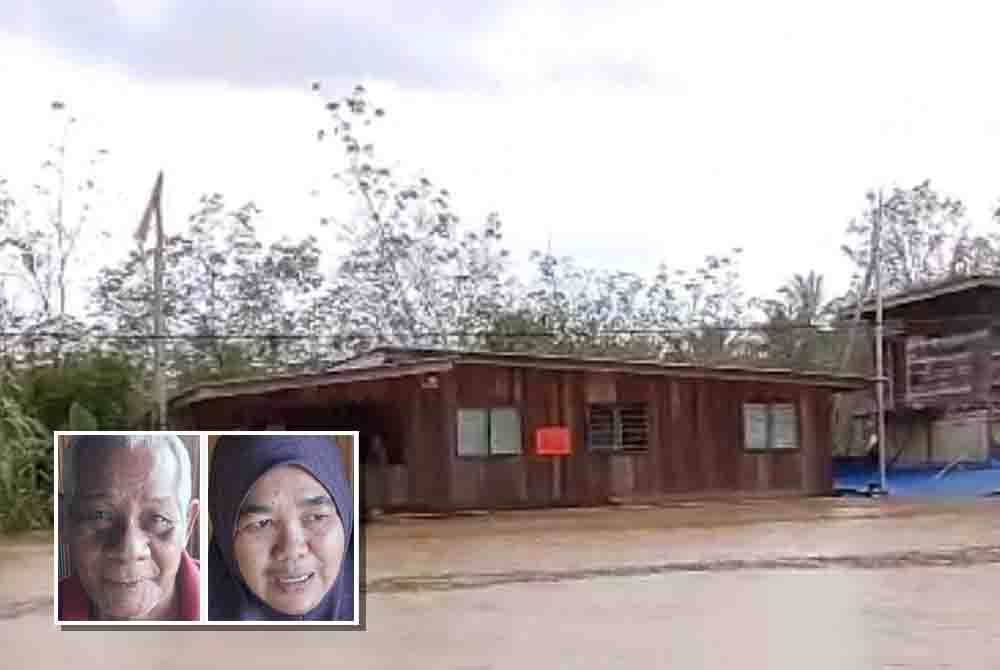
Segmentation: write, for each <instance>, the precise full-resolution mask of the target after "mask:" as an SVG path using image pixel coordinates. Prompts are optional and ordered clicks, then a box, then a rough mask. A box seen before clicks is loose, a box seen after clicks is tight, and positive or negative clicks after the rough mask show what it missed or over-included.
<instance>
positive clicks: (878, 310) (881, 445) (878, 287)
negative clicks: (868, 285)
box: [872, 190, 889, 493]
mask: <svg viewBox="0 0 1000 670" xmlns="http://www.w3.org/2000/svg"><path fill="white" fill-rule="evenodd" d="M874 226H875V230H876V232H875V234H874V235H873V237H874V238H875V239H876V240H877V242H878V244H877V245H876V247H875V248H874V249H873V250H872V253H873V254H875V375H876V378H877V381H876V382H875V383H876V410H877V412H878V469H879V483H880V486H881V488H882V492H883V493H885V492H888V490H889V487H888V484H887V482H886V473H885V397H884V392H885V361H883V360H882V359H883V354H884V352H883V348H884V346H885V344H884V342H883V339H884V338H883V332H882V331H883V323H882V316H883V315H882V239H881V238H882V235H881V228H882V191H881V190H880V191H879V194H878V210H877V211H876V215H875V223H874Z"/></svg>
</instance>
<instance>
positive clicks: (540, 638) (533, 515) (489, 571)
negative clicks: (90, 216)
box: [0, 501, 1000, 670]
mask: <svg viewBox="0 0 1000 670" xmlns="http://www.w3.org/2000/svg"><path fill="white" fill-rule="evenodd" d="M998 514H1000V502H996V501H994V502H988V501H984V502H980V503H962V504H957V503H956V504H934V505H924V504H920V503H913V502H908V503H907V504H906V505H900V504H893V503H889V504H886V503H884V502H882V503H871V502H867V501H865V502H855V503H844V502H841V501H799V502H794V501H786V502H780V503H777V502H772V503H759V502H757V503H752V504H750V503H748V504H746V505H721V504H711V505H703V506H696V507H677V508H670V509H630V510H625V509H603V510H578V511H561V512H518V513H507V514H494V515H490V516H470V517H461V518H451V519H398V518H397V519H392V520H385V521H382V522H379V523H375V524H372V525H370V526H369V527H368V529H367V532H366V546H365V549H366V553H367V575H366V578H367V580H368V585H369V593H368V594H367V598H366V602H365V617H366V630H365V631H364V632H353V631H267V632H257V631H226V632H224V633H223V632H217V631H179V630H174V631H167V632H160V631H157V632H151V631H115V632H94V631H63V632H60V631H58V630H56V629H55V628H53V627H52V625H51V607H50V606H49V605H48V604H47V602H43V603H42V604H38V603H34V604H32V597H37V596H39V595H40V594H41V595H44V596H46V597H50V592H51V585H50V583H49V582H50V581H51V574H52V562H51V556H50V554H51V544H44V540H45V538H44V536H36V537H34V538H31V539H30V540H28V541H21V542H18V543H17V544H10V543H8V544H6V545H2V548H0V606H2V607H5V608H6V611H7V614H8V618H6V620H2V621H0V647H2V648H3V649H4V650H5V662H4V664H3V665H4V666H5V667H29V666H30V667H41V668H49V667H72V668H74V669H77V670H87V669H89V668H102V669H107V670H111V669H115V668H126V667H129V668H131V667H135V665H136V664H137V663H141V664H142V665H145V666H148V667H152V668H181V667H184V668H188V667H190V668H212V669H213V670H218V669H219V668H222V667H225V668H230V667H232V668H241V669H242V668H246V669H250V668H271V667H287V666H289V665H300V666H304V665H305V664H307V663H308V664H310V665H312V664H316V662H317V661H319V662H320V663H322V666H321V667H323V666H327V665H337V666H339V667H348V668H399V667H432V668H456V669H458V668H462V669H466V670H469V669H472V668H477V669H484V668H509V667H520V668H545V669H548V668H562V667H593V668H608V667H611V668H614V667H621V668H626V667H627V668H638V667H677V668H725V669H726V670H730V669H731V668H741V669H742V668H748V669H749V668H753V669H755V668H803V667H805V668H810V669H811V670H812V669H816V668H822V669H825V668H906V669H918V668H919V669H924V668H926V669H930V668H963V669H965V668H984V669H985V668H990V669H994V668H997V667H1000V614H998V612H997V608H996V602H997V595H996V594H997V592H998V590H1000V516H998ZM40 542H43V543H40ZM18 600H19V601H20V602H22V603H27V604H22V605H21V606H20V609H19V610H17V611H15V610H14V609H12V607H11V604H12V603H13V602H14V601H18Z"/></svg>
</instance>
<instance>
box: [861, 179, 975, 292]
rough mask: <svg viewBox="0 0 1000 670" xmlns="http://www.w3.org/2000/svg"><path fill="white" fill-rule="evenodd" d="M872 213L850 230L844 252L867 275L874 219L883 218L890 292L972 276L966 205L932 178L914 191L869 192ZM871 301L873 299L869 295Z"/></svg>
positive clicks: (885, 279) (885, 282) (885, 284)
mask: <svg viewBox="0 0 1000 670" xmlns="http://www.w3.org/2000/svg"><path fill="white" fill-rule="evenodd" d="M866 198H867V200H868V205H869V207H868V210H867V211H866V214H865V216H863V217H861V218H860V219H853V220H852V221H851V222H850V223H849V224H848V226H847V231H846V238H847V241H846V243H845V244H844V245H843V247H842V250H843V252H844V253H845V254H846V255H847V257H848V259H850V261H851V262H852V263H853V264H854V266H855V268H856V272H855V279H856V280H858V279H860V277H861V276H862V275H864V274H865V273H866V271H867V269H868V268H869V266H870V262H869V261H870V259H871V257H872V246H871V244H872V243H871V239H872V226H873V221H874V216H875V215H876V214H878V215H879V216H881V222H882V233H881V250H882V282H883V287H884V290H886V291H887V292H897V291H905V290H907V289H910V288H913V287H915V286H920V285H923V284H926V283H929V282H933V281H937V280H941V279H946V278H948V277H953V276H960V275H964V274H967V273H968V272H969V260H970V258H969V251H970V249H971V240H970V234H969V222H968V221H967V219H966V212H965V205H963V204H962V201H961V200H958V199H957V198H952V197H949V196H944V195H942V194H940V193H938V192H937V191H936V190H935V189H934V188H933V187H932V186H931V182H930V180H926V181H923V182H921V183H919V184H917V185H916V186H913V187H912V188H908V189H904V188H898V187H896V188H893V189H892V191H890V192H889V193H888V194H885V196H884V197H883V198H882V199H881V206H880V209H879V211H878V212H875V211H874V210H875V209H876V208H878V207H879V205H878V204H877V196H876V194H875V193H874V192H869V193H868V194H866ZM864 297H867V296H864Z"/></svg>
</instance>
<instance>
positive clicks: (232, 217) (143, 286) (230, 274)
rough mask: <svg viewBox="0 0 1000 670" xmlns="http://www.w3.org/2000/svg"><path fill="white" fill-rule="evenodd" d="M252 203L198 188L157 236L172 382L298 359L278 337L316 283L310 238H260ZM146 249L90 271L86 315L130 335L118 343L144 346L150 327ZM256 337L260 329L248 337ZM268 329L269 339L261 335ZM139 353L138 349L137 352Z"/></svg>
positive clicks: (299, 320) (294, 325) (298, 331)
mask: <svg viewBox="0 0 1000 670" xmlns="http://www.w3.org/2000/svg"><path fill="white" fill-rule="evenodd" d="M258 213H259V210H258V209H257V208H256V206H254V205H253V203H247V204H245V205H243V206H241V207H239V208H237V209H234V210H233V209H229V208H228V207H227V206H226V203H225V199H224V198H223V196H221V195H220V194H212V195H206V196H204V197H203V198H202V199H201V202H200V206H199V208H198V210H197V211H196V212H195V213H194V214H192V215H191V217H190V219H189V226H188V228H187V229H186V230H185V231H183V232H182V233H179V234H175V235H172V236H169V237H167V239H166V240H165V242H164V247H165V253H164V265H165V267H164V295H163V313H164V319H165V327H166V333H167V334H168V335H174V336H185V337H186V336H192V337H190V338H189V339H180V340H175V341H171V346H169V347H168V350H169V355H168V358H169V359H170V360H171V362H172V363H171V368H172V369H173V371H174V373H175V375H179V376H178V378H177V379H176V380H175V382H177V383H185V382H189V381H194V380H197V379H203V378H217V377H224V376H234V375H239V374H247V373H250V372H252V371H254V370H258V369H259V370H262V371H264V370H276V369H282V368H284V367H287V366H291V365H295V364H297V363H301V362H302V361H301V359H302V357H303V356H306V354H304V353H303V349H302V348H301V347H296V346H295V345H294V344H291V345H288V344H286V343H285V340H284V339H283V338H284V336H289V335H306V334H307V332H303V327H304V323H307V321H308V320H307V319H304V318H303V317H302V315H303V314H306V313H307V312H308V309H309V305H310V304H311V302H312V301H313V300H314V299H315V296H316V295H317V294H318V293H319V291H320V290H321V287H322V283H323V280H322V275H321V274H320V271H319V265H320V250H319V248H318V246H317V243H316V240H315V239H314V238H312V237H307V238H305V239H302V240H299V241H290V240H287V239H282V240H280V241H278V242H275V243H272V244H270V245H264V244H263V243H262V242H261V241H260V240H259V239H258V236H257V231H256V228H255V226H254V219H255V217H256V216H257V214H258ZM151 274H152V251H151V250H145V251H143V250H139V249H136V250H133V251H132V253H131V254H130V255H129V257H128V258H127V259H125V260H124V261H123V262H121V263H119V264H117V265H113V266H107V267H104V268H102V269H101V270H100V272H99V275H98V280H97V284H96V288H95V291H94V305H93V308H94V314H95V320H96V321H97V323H98V324H99V325H100V326H101V327H102V328H103V329H104V330H107V331H113V332H116V333H119V334H124V335H135V336H138V337H137V338H136V339H135V340H133V341H131V342H128V341H126V342H125V343H123V345H124V346H127V347H130V348H131V349H132V350H133V351H135V352H136V353H140V352H142V353H143V354H145V353H146V351H145V350H146V349H147V348H148V346H149V345H148V342H147V341H145V340H144V339H142V338H143V337H146V336H149V335H151V333H152V314H151V305H152V290H153V287H152V281H151ZM250 336H263V337H256V338H254V337H250ZM267 336H272V337H270V338H269V337H267ZM146 358H148V357H146Z"/></svg>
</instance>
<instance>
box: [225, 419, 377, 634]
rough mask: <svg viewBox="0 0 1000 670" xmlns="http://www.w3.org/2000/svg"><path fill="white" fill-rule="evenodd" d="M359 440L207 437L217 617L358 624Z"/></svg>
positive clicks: (289, 435) (300, 435)
mask: <svg viewBox="0 0 1000 670" xmlns="http://www.w3.org/2000/svg"><path fill="white" fill-rule="evenodd" d="M357 443H358V440H357V433H317V432H266V433H246V432H239V433H219V434H209V436H208V446H209V454H210V455H209V458H210V461H211V464H210V470H209V479H208V510H209V518H210V522H211V525H210V537H211V539H210V541H209V549H208V619H209V621H226V622H254V623H258V624H259V623H261V622H282V623H286V624H288V623H290V624H303V623H326V624H343V625H357V624H358V619H359V617H358V612H357V609H358V608H357V602H358V596H359V593H358V592H359V583H358V579H359V574H358V573H359V571H358V550H357V543H356V542H355V519H356V518H357V508H358V491H357V484H356V482H355V480H356V475H355V473H356V471H357V457H358V455H357Z"/></svg>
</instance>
